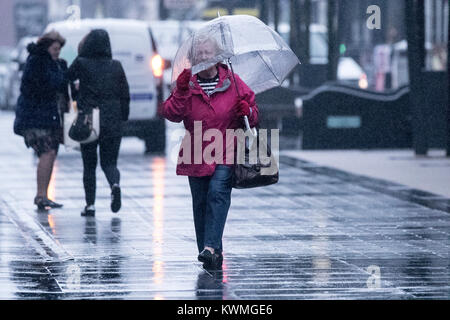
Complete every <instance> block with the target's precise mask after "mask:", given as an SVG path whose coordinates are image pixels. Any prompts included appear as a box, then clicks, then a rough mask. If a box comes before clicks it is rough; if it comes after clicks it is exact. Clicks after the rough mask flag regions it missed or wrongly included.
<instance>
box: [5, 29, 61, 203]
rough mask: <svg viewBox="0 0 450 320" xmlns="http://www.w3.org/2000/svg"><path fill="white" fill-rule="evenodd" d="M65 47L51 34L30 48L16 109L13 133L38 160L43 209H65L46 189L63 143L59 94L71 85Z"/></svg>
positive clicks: (39, 188) (37, 195)
mask: <svg viewBox="0 0 450 320" xmlns="http://www.w3.org/2000/svg"><path fill="white" fill-rule="evenodd" d="M64 44H65V39H64V38H63V37H62V36H61V35H60V34H59V33H57V32H55V31H52V32H49V33H47V34H45V35H43V36H42V37H40V38H39V39H38V41H37V43H30V44H29V45H28V47H27V49H28V52H29V56H28V58H27V61H26V64H25V67H24V71H23V76H22V83H21V86H20V93H21V94H20V96H19V98H18V101H17V107H16V119H15V121H14V132H15V133H16V134H18V135H21V136H23V137H24V140H25V144H26V146H27V147H28V148H29V147H31V148H33V149H34V151H35V152H36V154H37V156H38V157H39V162H38V166H37V194H36V197H35V199H34V203H35V204H36V205H37V207H38V209H40V210H42V209H47V208H49V207H50V208H60V207H62V205H61V204H59V203H56V202H53V201H52V200H50V199H48V197H47V190H48V186H49V183H50V178H51V175H52V171H53V165H54V161H55V159H56V155H57V153H58V148H59V144H60V143H61V142H62V127H61V122H60V116H59V111H58V98H59V96H58V95H61V94H63V95H64V94H66V92H67V84H68V80H67V78H66V74H65V73H66V72H67V63H66V62H65V61H64V60H61V59H59V54H60V51H61V48H62V47H63V46H64Z"/></svg>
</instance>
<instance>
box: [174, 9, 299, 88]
mask: <svg viewBox="0 0 450 320" xmlns="http://www.w3.org/2000/svg"><path fill="white" fill-rule="evenodd" d="M205 43H208V44H209V50H207V51H209V52H207V53H208V54H205V52H204V51H205V50H204V49H205ZM207 47H208V46H207ZM211 49H212V50H211ZM211 51H212V52H211ZM219 62H225V63H228V64H229V65H230V67H231V70H232V71H233V75H234V72H235V73H236V74H238V75H239V77H240V78H241V79H242V80H243V81H244V82H245V83H246V84H247V86H249V87H250V88H251V89H252V90H253V91H254V92H255V93H260V92H263V91H266V90H268V89H271V88H274V87H277V86H280V85H281V83H282V82H283V81H284V79H285V78H286V77H287V76H288V74H289V73H290V72H291V71H292V69H293V68H294V67H295V66H296V65H298V64H299V63H300V61H299V60H298V58H297V56H296V55H295V54H294V52H292V50H291V49H290V48H289V46H288V45H287V44H286V43H285V42H284V40H283V39H282V38H281V36H280V35H279V34H278V33H276V32H275V31H274V30H272V29H271V28H270V27H268V26H267V25H266V24H264V23H263V22H262V21H261V20H259V19H258V18H255V17H252V16H248V15H232V16H222V17H218V18H216V19H213V20H211V21H209V22H207V23H205V25H204V26H203V27H202V28H200V29H199V30H197V31H196V32H195V33H193V34H192V35H191V36H190V37H189V38H188V39H186V40H185V41H184V42H183V44H182V45H181V47H180V48H179V49H178V51H177V54H176V56H175V59H174V63H173V66H172V86H174V84H175V82H176V79H177V78H178V76H179V75H180V73H181V72H182V71H183V70H184V69H191V72H192V74H197V73H199V72H201V71H203V70H206V69H208V68H210V67H211V66H213V65H215V64H216V63H219Z"/></svg>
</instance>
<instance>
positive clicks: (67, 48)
mask: <svg viewBox="0 0 450 320" xmlns="http://www.w3.org/2000/svg"><path fill="white" fill-rule="evenodd" d="M84 36H85V34H84V33H73V34H66V33H65V34H64V37H65V38H66V44H65V45H64V47H63V48H62V49H61V54H60V56H61V58H62V59H64V60H66V61H67V63H68V64H69V65H71V64H72V62H73V60H75V58H76V57H77V55H78V44H79V43H80V41H81V39H83V37H84Z"/></svg>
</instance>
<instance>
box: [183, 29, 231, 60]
mask: <svg viewBox="0 0 450 320" xmlns="http://www.w3.org/2000/svg"><path fill="white" fill-rule="evenodd" d="M205 43H211V44H212V47H213V48H214V51H215V53H216V54H219V53H220V52H222V51H223V49H222V48H221V47H220V45H219V44H218V43H217V41H216V39H214V38H213V37H211V36H209V35H199V36H197V37H194V38H193V39H192V47H191V50H190V52H189V60H190V61H191V63H192V65H195V64H197V63H198V62H197V57H196V52H195V50H196V48H197V47H198V46H200V45H203V44H205Z"/></svg>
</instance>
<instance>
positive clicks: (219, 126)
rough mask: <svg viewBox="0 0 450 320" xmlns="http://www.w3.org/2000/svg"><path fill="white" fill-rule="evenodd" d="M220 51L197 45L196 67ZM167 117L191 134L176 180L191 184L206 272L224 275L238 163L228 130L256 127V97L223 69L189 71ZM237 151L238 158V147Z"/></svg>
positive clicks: (205, 44)
mask: <svg viewBox="0 0 450 320" xmlns="http://www.w3.org/2000/svg"><path fill="white" fill-rule="evenodd" d="M218 50H220V48H219V46H218V45H217V43H216V42H215V41H214V40H213V39H211V38H207V39H205V40H204V41H201V42H200V43H198V44H197V45H196V48H195V57H194V60H195V61H192V65H195V64H198V63H200V62H202V61H207V60H208V59H210V58H212V57H213V56H215V55H216V54H217V51H218ZM234 81H236V83H234ZM236 87H237V88H238V90H239V93H238V92H237V91H236ZM162 114H163V116H164V117H165V118H167V119H168V120H169V121H173V122H181V121H183V124H184V127H185V128H186V136H185V139H184V140H183V143H182V145H181V150H180V154H179V157H178V165H177V174H178V175H185V176H188V179H189V186H190V189H191V194H192V205H193V213H194V225H195V233H196V237H197V247H198V250H199V255H198V260H199V261H201V262H203V263H204V267H205V268H208V269H212V268H214V269H215V268H218V269H220V268H221V266H222V261H223V255H222V250H223V248H222V235H223V230H224V228H225V221H226V218H227V214H228V210H229V208H230V204H231V189H232V187H231V178H232V167H233V161H234V157H233V154H232V155H231V156H230V150H227V149H230V148H227V146H229V145H230V143H227V138H226V135H227V130H230V129H241V128H242V127H243V116H248V118H249V122H250V125H251V126H252V127H253V126H256V125H257V123H258V107H257V106H256V103H255V94H254V92H253V91H252V90H251V89H250V88H249V87H248V86H247V85H246V84H245V83H244V82H243V81H242V80H241V79H240V78H239V76H237V75H235V77H233V76H232V74H231V71H230V70H229V69H228V67H227V66H226V65H224V64H221V63H219V64H216V65H214V66H212V67H210V68H209V69H207V70H204V71H202V72H199V73H198V74H197V75H192V74H191V71H190V70H189V69H185V70H184V71H183V72H182V73H181V74H180V76H179V77H178V79H177V82H176V88H175V89H174V91H173V92H172V94H171V95H170V97H169V98H168V99H167V101H165V103H164V105H163V108H162ZM212 137H214V139H212ZM211 140H212V141H211ZM232 146H233V148H231V149H232V150H231V151H232V153H234V143H232ZM211 150H212V152H211ZM227 151H228V154H227Z"/></svg>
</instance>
